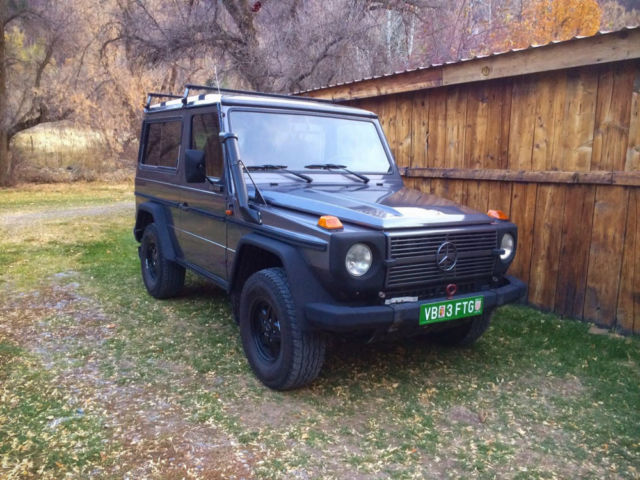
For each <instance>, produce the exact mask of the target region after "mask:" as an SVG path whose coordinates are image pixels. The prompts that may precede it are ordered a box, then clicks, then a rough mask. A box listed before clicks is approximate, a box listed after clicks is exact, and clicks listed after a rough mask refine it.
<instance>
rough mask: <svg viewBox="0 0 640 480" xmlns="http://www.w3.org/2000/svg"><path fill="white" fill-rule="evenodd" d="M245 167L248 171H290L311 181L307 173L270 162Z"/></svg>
mask: <svg viewBox="0 0 640 480" xmlns="http://www.w3.org/2000/svg"><path fill="white" fill-rule="evenodd" d="M246 169H247V170H248V171H250V172H254V171H262V172H268V171H271V170H273V171H280V172H283V173H290V174H291V175H295V176H296V177H298V178H301V179H303V180H305V181H306V182H307V183H311V182H313V178H311V177H310V176H309V175H305V174H303V173H298V172H293V171H291V170H288V169H287V166H286V165H271V164H265V165H250V166H248V167H246Z"/></svg>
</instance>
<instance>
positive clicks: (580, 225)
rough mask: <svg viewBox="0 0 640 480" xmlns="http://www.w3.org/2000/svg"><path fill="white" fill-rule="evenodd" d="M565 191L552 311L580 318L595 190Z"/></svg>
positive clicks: (577, 188)
mask: <svg viewBox="0 0 640 480" xmlns="http://www.w3.org/2000/svg"><path fill="white" fill-rule="evenodd" d="M566 188H567V191H566V196H565V206H564V215H563V220H562V246H561V247H560V258H559V260H558V282H557V287H556V289H557V293H556V298H555V304H554V311H555V312H556V313H559V314H561V315H566V316H570V317H576V318H582V314H583V308H584V298H585V290H586V284H587V267H588V262H589V241H588V239H589V238H590V237H591V221H592V220H593V208H594V203H595V192H596V187H594V186H587V185H575V186H574V185H571V186H568V187H566ZM585 239H587V240H585Z"/></svg>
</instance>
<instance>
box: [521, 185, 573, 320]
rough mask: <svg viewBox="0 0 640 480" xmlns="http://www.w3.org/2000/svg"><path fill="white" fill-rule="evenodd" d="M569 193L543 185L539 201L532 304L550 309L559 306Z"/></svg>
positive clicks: (531, 277) (530, 294) (532, 259)
mask: <svg viewBox="0 0 640 480" xmlns="http://www.w3.org/2000/svg"><path fill="white" fill-rule="evenodd" d="M565 193H566V187H564V186H557V185H539V186H538V195H537V198H536V207H535V208H536V216H535V225H534V231H533V248H532V256H531V272H530V274H529V301H530V302H531V303H533V304H534V305H538V306H540V307H544V308H549V309H550V308H552V306H553V304H554V302H555V294H556V285H557V280H558V263H559V257H560V241H561V238H562V210H563V207H564V200H565Z"/></svg>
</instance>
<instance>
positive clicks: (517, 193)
mask: <svg viewBox="0 0 640 480" xmlns="http://www.w3.org/2000/svg"><path fill="white" fill-rule="evenodd" d="M537 189H538V186H537V185H523V184H514V185H513V194H512V200H511V221H513V223H515V224H516V225H517V226H518V250H517V252H516V258H515V259H514V262H513V264H512V265H511V268H510V272H511V273H512V274H513V275H515V276H516V277H518V278H520V279H521V280H523V281H524V282H526V283H529V272H530V270H531V253H532V248H533V228H534V221H535V214H536V194H537Z"/></svg>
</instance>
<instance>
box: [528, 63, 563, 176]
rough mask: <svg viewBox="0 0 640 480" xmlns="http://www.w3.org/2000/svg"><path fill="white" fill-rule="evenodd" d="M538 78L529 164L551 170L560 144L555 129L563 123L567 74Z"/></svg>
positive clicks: (558, 128)
mask: <svg viewBox="0 0 640 480" xmlns="http://www.w3.org/2000/svg"><path fill="white" fill-rule="evenodd" d="M538 78H539V81H538V84H537V88H536V91H537V95H536V97H537V98H536V113H535V126H534V134H533V150H532V154H531V165H532V168H533V169H534V170H550V169H552V167H551V165H554V157H555V155H554V153H555V152H554V150H555V149H556V148H557V145H558V143H559V142H558V138H559V135H558V131H559V130H560V129H561V128H562V127H563V123H564V105H565V94H566V86H567V73H566V72H565V71H562V72H553V73H550V74H548V75H545V76H544V77H542V76H539V77H538ZM556 170H557V168H556Z"/></svg>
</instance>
